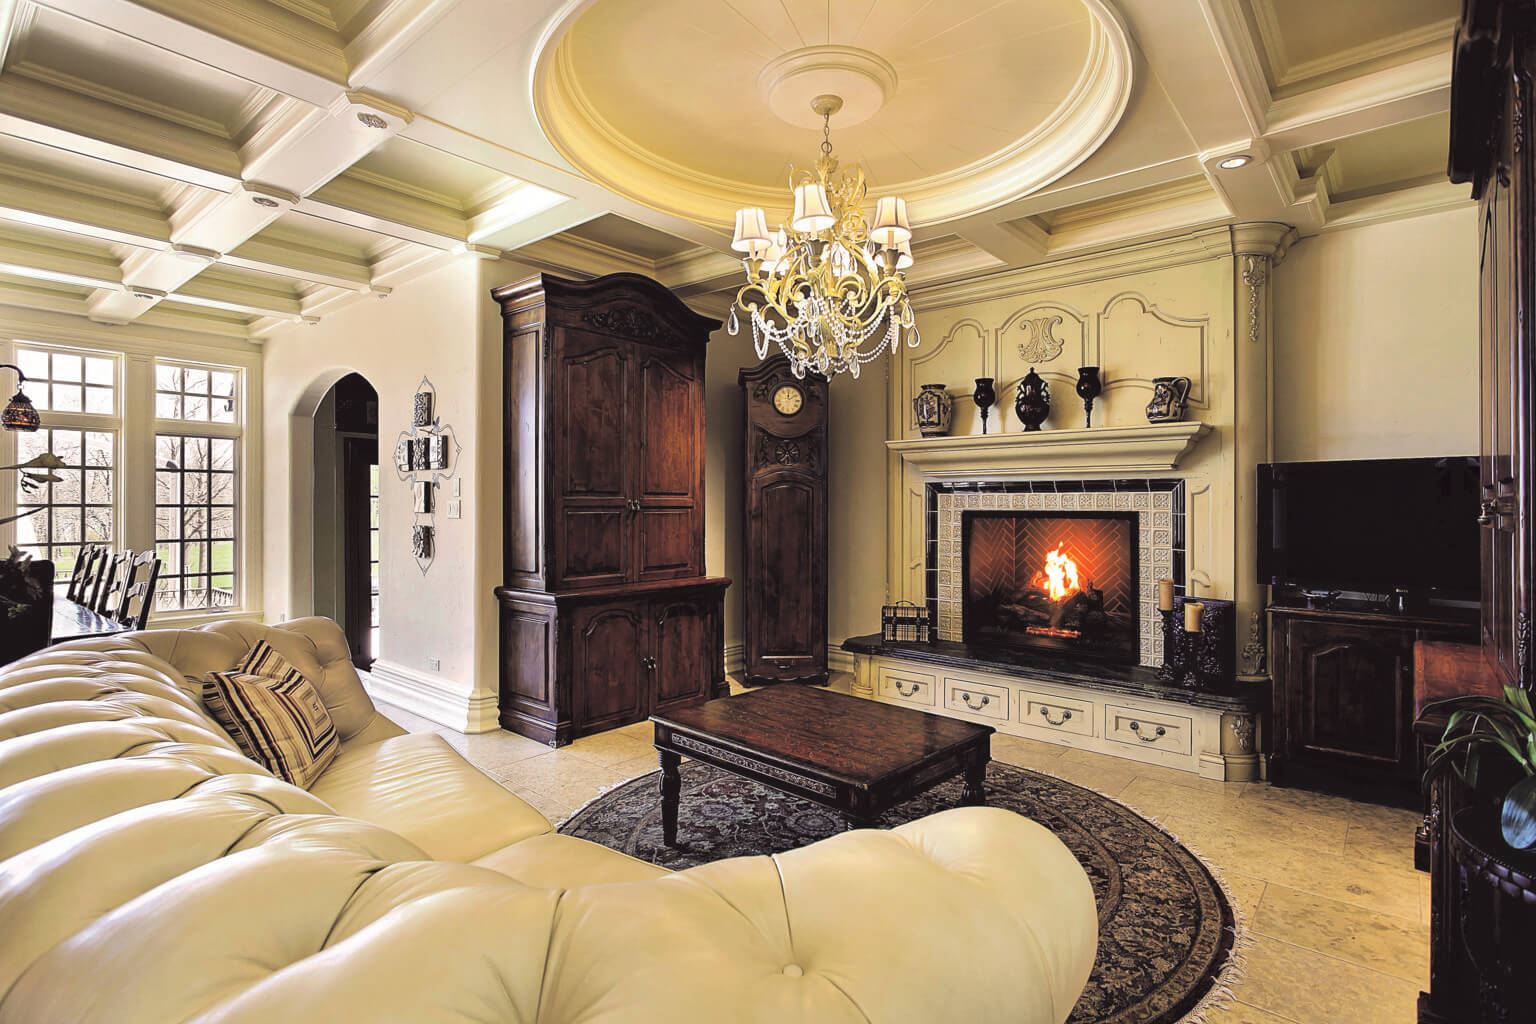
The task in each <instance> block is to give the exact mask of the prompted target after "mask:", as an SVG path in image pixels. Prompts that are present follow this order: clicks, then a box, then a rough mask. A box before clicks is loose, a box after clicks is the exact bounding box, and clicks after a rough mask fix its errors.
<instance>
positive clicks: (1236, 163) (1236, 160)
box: [1216, 153, 1253, 171]
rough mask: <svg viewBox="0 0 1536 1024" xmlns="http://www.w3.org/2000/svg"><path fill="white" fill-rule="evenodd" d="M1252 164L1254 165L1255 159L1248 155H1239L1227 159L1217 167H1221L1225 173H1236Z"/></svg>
mask: <svg viewBox="0 0 1536 1024" xmlns="http://www.w3.org/2000/svg"><path fill="white" fill-rule="evenodd" d="M1251 163H1253V157H1251V156H1249V155H1248V154H1247V153H1239V154H1238V155H1237V156H1229V157H1227V158H1226V159H1225V160H1223V161H1222V162H1221V163H1219V164H1217V165H1216V166H1218V167H1220V168H1221V169H1222V170H1224V171H1235V170H1237V169H1238V168H1239V167H1247V166H1248V165H1249V164H1251Z"/></svg>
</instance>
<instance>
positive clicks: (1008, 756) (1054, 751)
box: [383, 674, 1429, 1024]
mask: <svg viewBox="0 0 1536 1024" xmlns="http://www.w3.org/2000/svg"><path fill="white" fill-rule="evenodd" d="M850 680H851V677H849V676H847V675H846V674H841V675H840V677H838V678H835V679H834V682H833V686H834V687H836V688H839V689H846V688H847V686H848V684H849V682H850ZM733 689H734V687H733ZM383 710H384V712H385V713H386V714H387V715H389V717H390V718H392V719H394V720H395V721H396V722H398V723H400V725H401V726H402V727H403V728H406V729H409V730H411V731H436V732H438V733H441V734H442V735H443V736H444V737H445V738H446V739H447V740H448V742H449V743H451V744H453V746H454V747H456V748H457V749H458V750H459V751H461V752H462V753H463V754H464V755H465V756H466V757H468V758H469V760H470V761H472V762H474V764H476V765H477V766H478V767H479V768H481V769H482V770H483V771H485V772H487V773H488V774H490V775H491V776H492V777H493V778H495V779H496V780H498V781H499V782H501V784H502V785H504V786H506V787H507V788H508V789H510V790H512V791H513V792H514V793H516V794H517V795H518V796H520V797H522V798H523V799H524V800H527V801H528V802H529V803H531V804H533V805H534V806H535V807H537V808H538V809H539V810H540V811H542V812H543V813H544V815H545V816H546V817H548V818H549V819H550V820H551V821H555V822H559V821H561V820H562V819H564V818H566V817H567V816H569V815H570V814H571V813H572V812H573V811H575V810H576V809H577V808H579V807H580V806H581V805H582V804H584V803H586V802H587V801H588V800H590V799H592V798H593V797H595V796H597V795H598V794H599V793H601V792H602V791H603V790H605V789H608V788H610V787H612V786H615V785H617V784H618V783H621V782H624V781H627V780H628V779H631V778H634V777H635V776H637V775H643V774H645V773H647V772H651V771H654V770H655V769H656V752H655V750H654V749H653V748H652V747H651V744H650V737H651V728H650V726H649V725H648V724H646V723H640V724H638V725H631V726H628V727H626V728H623V729H616V730H614V731H612V732H608V733H603V734H601V735H598V736H592V737H588V738H586V739H581V740H577V741H576V742H575V743H572V744H571V745H570V746H568V747H563V748H561V749H559V750H551V749H549V748H548V747H546V746H544V745H543V744H540V743H536V742H534V741H533V740H529V739H525V738H523V737H521V736H515V735H513V734H511V733H506V732H497V733H488V734H484V735H479V736H465V735H462V734H460V733H456V732H452V731H450V730H447V729H443V728H441V727H438V726H435V725H433V724H432V723H431V722H428V721H426V720H425V719H421V718H418V717H416V716H414V715H411V714H409V713H407V712H404V711H400V710H399V709H396V708H393V707H387V706H386V707H384V708H383ZM992 756H993V757H994V758H995V759H996V760H999V761H1005V762H1007V763H1009V764H1016V765H1019V766H1021V767H1025V768H1032V769H1035V770H1037V771H1043V772H1047V773H1049V774H1051V775H1055V776H1057V777H1059V778H1062V779H1066V780H1067V781H1069V782H1075V783H1077V784H1078V785H1080V786H1086V787H1088V788H1089V789H1093V790H1096V791H1098V792H1100V793H1103V794H1104V795H1106V796H1110V797H1113V798H1115V799H1116V800H1119V801H1121V802H1122V803H1125V804H1128V805H1130V806H1131V807H1134V808H1136V809H1137V810H1138V811H1140V812H1142V813H1143V814H1145V815H1147V816H1148V817H1151V818H1154V819H1156V820H1158V821H1159V822H1161V823H1162V824H1163V825H1164V827H1166V828H1168V829H1169V830H1170V831H1172V832H1174V833H1176V834H1177V835H1178V836H1180V837H1181V838H1182V839H1183V840H1184V841H1185V842H1186V843H1187V844H1188V845H1189V846H1190V847H1192V848H1193V849H1195V850H1196V851H1198V852H1199V853H1201V854H1202V855H1203V856H1205V857H1206V859H1207V860H1209V861H1210V862H1211V863H1212V864H1214V865H1215V866H1216V868H1217V869H1218V870H1220V871H1221V873H1222V875H1223V877H1225V879H1226V881H1227V885H1228V886H1229V887H1230V888H1231V889H1232V891H1233V894H1234V895H1235V896H1236V898H1237V900H1238V902H1239V903H1240V904H1241V905H1242V909H1243V914H1244V917H1245V919H1246V921H1247V925H1248V933H1249V936H1250V944H1249V946H1248V950H1247V977H1246V978H1244V979H1243V980H1242V981H1240V982H1238V983H1237V985H1236V986H1235V991H1236V995H1237V999H1238V1002H1237V1003H1236V1004H1234V1005H1232V1006H1230V1007H1228V1008H1226V1009H1224V1010H1221V1011H1218V1012H1216V1013H1214V1014H1212V1015H1211V1018H1210V1020H1211V1022H1212V1024H1285V1022H1291V1024H1377V1022H1381V1024H1388V1022H1390V1024H1409V1022H1411V1021H1412V1020H1413V1019H1414V1004H1415V1000H1416V998H1417V995H1418V992H1419V990H1420V989H1421V988H1423V987H1425V986H1426V985H1427V984H1428V973H1429V959H1428V958H1429V939H1428V928H1429V877H1428V876H1427V875H1423V874H1420V873H1419V872H1417V871H1415V870H1414V869H1413V828H1414V824H1415V815H1414V814H1412V813H1411V812H1409V811H1405V810H1399V809H1395V808H1388V807H1379V806H1376V805H1373V804H1362V803H1356V802H1354V801H1351V800H1346V799H1343V798H1340V797H1331V796H1324V795H1320V794H1316V793H1309V792H1306V791H1303V790H1291V789H1274V788H1271V787H1270V786H1268V785H1266V784H1263V783H1259V784H1240V783H1220V782H1207V781H1205V780H1203V779H1200V778H1197V777H1196V776H1193V775H1190V774H1188V773H1185V772H1178V771H1172V770H1169V769H1165V768H1158V767H1154V766H1151V765H1138V764H1135V763H1133V762H1129V761H1122V760H1118V759H1114V758H1108V757H1104V756H1102V755H1099V754H1090V753H1086V752H1082V751H1076V750H1069V749H1067V748H1065V747H1057V746H1051V745H1049V744H1045V743H1036V742H1033V741H1031V740H1022V739H1017V738H1015V737H1012V736H1003V735H998V736H995V737H994V738H993V744H992Z"/></svg>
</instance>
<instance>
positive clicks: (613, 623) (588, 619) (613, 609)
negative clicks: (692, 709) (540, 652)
mask: <svg viewBox="0 0 1536 1024" xmlns="http://www.w3.org/2000/svg"><path fill="white" fill-rule="evenodd" d="M644 609H645V606H644V605H642V604H637V603H636V602H634V601H616V602H612V603H607V604H592V605H581V606H577V607H576V608H574V609H573V610H572V611H571V614H570V620H569V626H568V628H569V630H570V644H571V652H570V658H569V659H568V665H569V670H570V673H571V677H572V682H573V684H576V685H573V687H572V692H573V693H574V694H575V703H576V706H575V709H574V715H573V725H574V734H575V735H577V736H580V735H584V734H586V733H590V732H598V731H600V730H602V729H607V728H612V727H613V726H615V725H622V724H624V723H625V722H633V721H637V720H638V719H640V718H642V717H644V715H645V713H646V709H647V706H648V702H647V700H646V692H647V689H648V688H649V686H650V679H649V675H650V672H649V669H648V668H647V667H646V665H647V658H648V657H649V652H650V648H651V631H650V627H649V624H648V623H647V621H646V617H645V615H644V614H643V612H644Z"/></svg>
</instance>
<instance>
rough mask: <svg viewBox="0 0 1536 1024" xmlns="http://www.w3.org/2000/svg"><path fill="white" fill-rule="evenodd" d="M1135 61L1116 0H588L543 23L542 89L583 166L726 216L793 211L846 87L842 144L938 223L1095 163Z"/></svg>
mask: <svg viewBox="0 0 1536 1024" xmlns="http://www.w3.org/2000/svg"><path fill="white" fill-rule="evenodd" d="M812 8H814V9H812ZM855 8H859V9H857V10H856V9H855ZM1131 67H1132V58H1131V51H1130V42H1129V40H1128V38H1127V36H1126V32H1125V28H1124V26H1123V25H1122V24H1121V22H1120V19H1119V17H1118V16H1117V15H1116V13H1115V12H1114V10H1113V9H1112V8H1111V7H1109V6H1108V3H1107V2H1106V0H1003V2H1001V3H997V4H994V5H993V6H991V7H988V8H986V9H985V10H981V11H978V10H977V9H976V8H975V7H974V6H970V5H961V4H934V3H930V4H924V5H911V4H896V3H892V2H891V0H884V2H882V0H872V2H871V3H870V4H868V5H857V4H827V5H795V4H781V3H779V2H778V0H730V2H726V0H646V2H645V3H640V4H637V3H633V2H630V0H592V2H590V3H587V4H585V5H584V6H581V7H579V8H578V9H577V11H576V12H575V13H573V14H572V15H571V16H570V17H568V18H567V19H566V20H565V22H564V23H563V24H561V25H559V26H557V27H556V29H555V31H553V32H552V33H551V34H550V35H549V36H548V37H547V39H546V43H545V45H544V47H543V50H542V51H541V53H540V55H539V61H538V65H537V68H536V70H535V72H534V82H533V92H534V106H535V109H536V111H537V112H538V116H539V122H540V125H541V127H542V128H543V130H544V133H545V135H546V136H547V137H548V139H549V141H550V142H551V144H553V145H554V147H555V148H556V149H557V150H558V151H559V152H560V154H561V155H562V156H564V157H565V158H566V159H567V160H568V161H570V163H571V164H572V165H573V166H575V167H576V168H577V169H578V170H580V171H581V172H582V173H584V174H586V175H587V176H588V177H590V178H592V179H593V180H595V181H597V182H598V183H600V184H602V185H603V186H605V187H606V188H608V189H610V190H611V191H613V192H615V193H617V194H619V195H622V196H624V197H625V198H627V199H631V200H634V201H636V202H639V203H642V204H644V205H646V206H649V207H651V208H652V209H656V210H660V211H663V212H666V213H669V214H673V215H676V216H680V217H685V218H687V219H689V220H692V221H695V222H697V223H700V224H706V225H716V226H718V225H721V224H725V225H729V224H730V222H731V218H732V214H733V213H734V211H735V210H736V208H737V207H741V206H761V207H764V208H765V209H767V210H768V211H769V219H770V221H771V222H772V221H776V220H778V219H780V217H781V215H782V214H783V213H784V212H785V211H786V209H787V207H788V201H789V192H788V181H789V172H790V166H791V165H795V166H799V167H806V166H809V165H810V164H811V163H812V162H813V161H814V160H815V158H816V154H817V146H818V145H819V144H820V142H821V130H820V129H821V117H820V116H819V115H817V114H816V113H815V112H814V111H812V110H811V104H810V100H811V99H812V98H813V97H815V96H817V95H822V94H826V93H832V94H836V95H838V96H840V97H841V98H842V99H843V109H842V110H840V111H839V112H838V113H837V114H835V115H833V117H832V120H831V129H832V143H833V146H834V147H835V151H836V155H837V156H838V157H839V159H840V160H842V162H843V164H844V166H847V165H849V164H851V163H854V162H858V163H860V164H862V165H863V167H864V168H865V170H866V172H867V174H868V180H869V184H870V195H871V197H872V198H873V197H876V196H881V195H895V194H899V195H902V196H904V197H906V198H907V200H908V202H909V205H910V209H911V216H912V219H913V220H914V221H915V222H918V223H922V224H930V225H931V224H936V223H941V222H943V221H948V220H954V219H957V218H960V217H965V216H969V215H971V214H975V213H980V212H982V211H984V210H987V209H990V208H992V207H995V206H999V205H1001V204H1003V203H1006V202H1008V201H1010V200H1013V199H1016V198H1018V197H1020V196H1024V195H1028V194H1029V193H1030V192H1033V191H1035V190H1036V189H1038V188H1041V187H1042V186H1044V185H1046V184H1048V183H1050V182H1051V181H1053V180H1055V179H1056V178H1059V177H1060V176H1061V175H1063V174H1065V173H1066V172H1067V171H1069V170H1071V169H1072V168H1073V167H1075V166H1077V165H1078V164H1079V163H1081V162H1082V161H1083V160H1084V159H1086V158H1087V157H1088V156H1089V155H1090V154H1091V153H1093V152H1094V151H1095V150H1096V149H1098V147H1099V146H1100V145H1102V144H1103V142H1104V140H1105V139H1106V138H1108V136H1109V134H1110V132H1111V131H1113V129H1114V127H1115V125H1116V124H1117V123H1118V122H1119V120H1120V116H1121V115H1122V114H1123V113H1124V111H1125V105H1126V102H1127V100H1128V99H1129V97H1130V91H1131Z"/></svg>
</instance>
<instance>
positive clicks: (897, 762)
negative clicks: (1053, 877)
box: [651, 683, 995, 846]
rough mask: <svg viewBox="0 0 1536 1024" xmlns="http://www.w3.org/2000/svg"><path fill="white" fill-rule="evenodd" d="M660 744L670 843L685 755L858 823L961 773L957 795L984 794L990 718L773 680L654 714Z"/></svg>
mask: <svg viewBox="0 0 1536 1024" xmlns="http://www.w3.org/2000/svg"><path fill="white" fill-rule="evenodd" d="M651 721H652V722H653V723H655V726H656V749H657V750H658V751H660V753H661V826H662V838H663V839H664V841H665V842H666V844H667V845H668V846H675V845H677V804H678V799H679V796H680V795H681V792H682V780H681V779H680V777H679V776H678V771H677V768H678V764H679V763H680V762H681V760H682V758H683V757H692V758H695V759H696V760H699V761H703V762H704V763H706V764H712V765H714V766H715V767H717V768H721V769H724V770H725V771H728V772H731V773H732V774H734V775H740V776H742V777H743V778H748V779H752V780H753V781H755V782H760V783H762V784H763V785H765V786H771V787H772V788H774V789H777V790H779V791H780V792H784V793H789V794H790V795H792V796H798V797H804V798H805V799H807V800H812V801H815V802H816V803H819V804H822V805H823V806H826V807H830V808H833V809H834V810H839V811H843V812H844V813H846V814H848V815H849V816H850V817H852V818H853V821H854V824H855V825H856V826H858V827H864V826H867V825H870V824H872V823H873V822H874V820H875V818H877V817H879V816H880V814H882V813H883V812H885V811H886V810H889V809H890V808H891V807H894V806H895V805H897V804H899V803H901V802H902V801H903V800H907V799H910V798H911V797H914V796H916V795H917V794H918V793H921V792H922V791H923V790H925V789H928V788H929V787H931V786H934V785H937V784H938V783H940V782H943V781H944V780H946V779H950V778H953V777H954V776H956V775H960V774H964V776H965V789H964V792H963V794H962V795H961V798H960V802H961V803H962V804H970V805H980V804H983V803H985V802H986V795H985V791H984V790H983V788H982V780H983V779H984V778H985V776H986V770H987V762H988V761H989V760H991V758H992V733H993V732H994V731H995V730H994V729H993V728H992V727H991V726H989V725H973V724H972V723H970V722H961V721H958V720H956V719H953V718H944V717H941V716H939V715H930V714H927V713H925V712H922V711H913V710H910V709H908V708H899V707H892V706H891V705H889V704H877V703H875V702H874V701H871V700H864V699H862V698H860V697H850V696H848V695H847V694H843V693H837V692H835V691H829V690H823V689H820V688H816V687H809V686H802V685H799V684H796V683H780V684H777V685H774V686H766V687H763V688H762V689H759V690H752V691H749V692H747V693H742V694H737V695H736V696H733V697H721V698H719V699H717V700H712V701H708V702H707V703H704V704H696V705H693V706H692V707H685V708H679V709H678V710H676V711H669V712H667V713H666V714H663V715H652V716H651Z"/></svg>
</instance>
